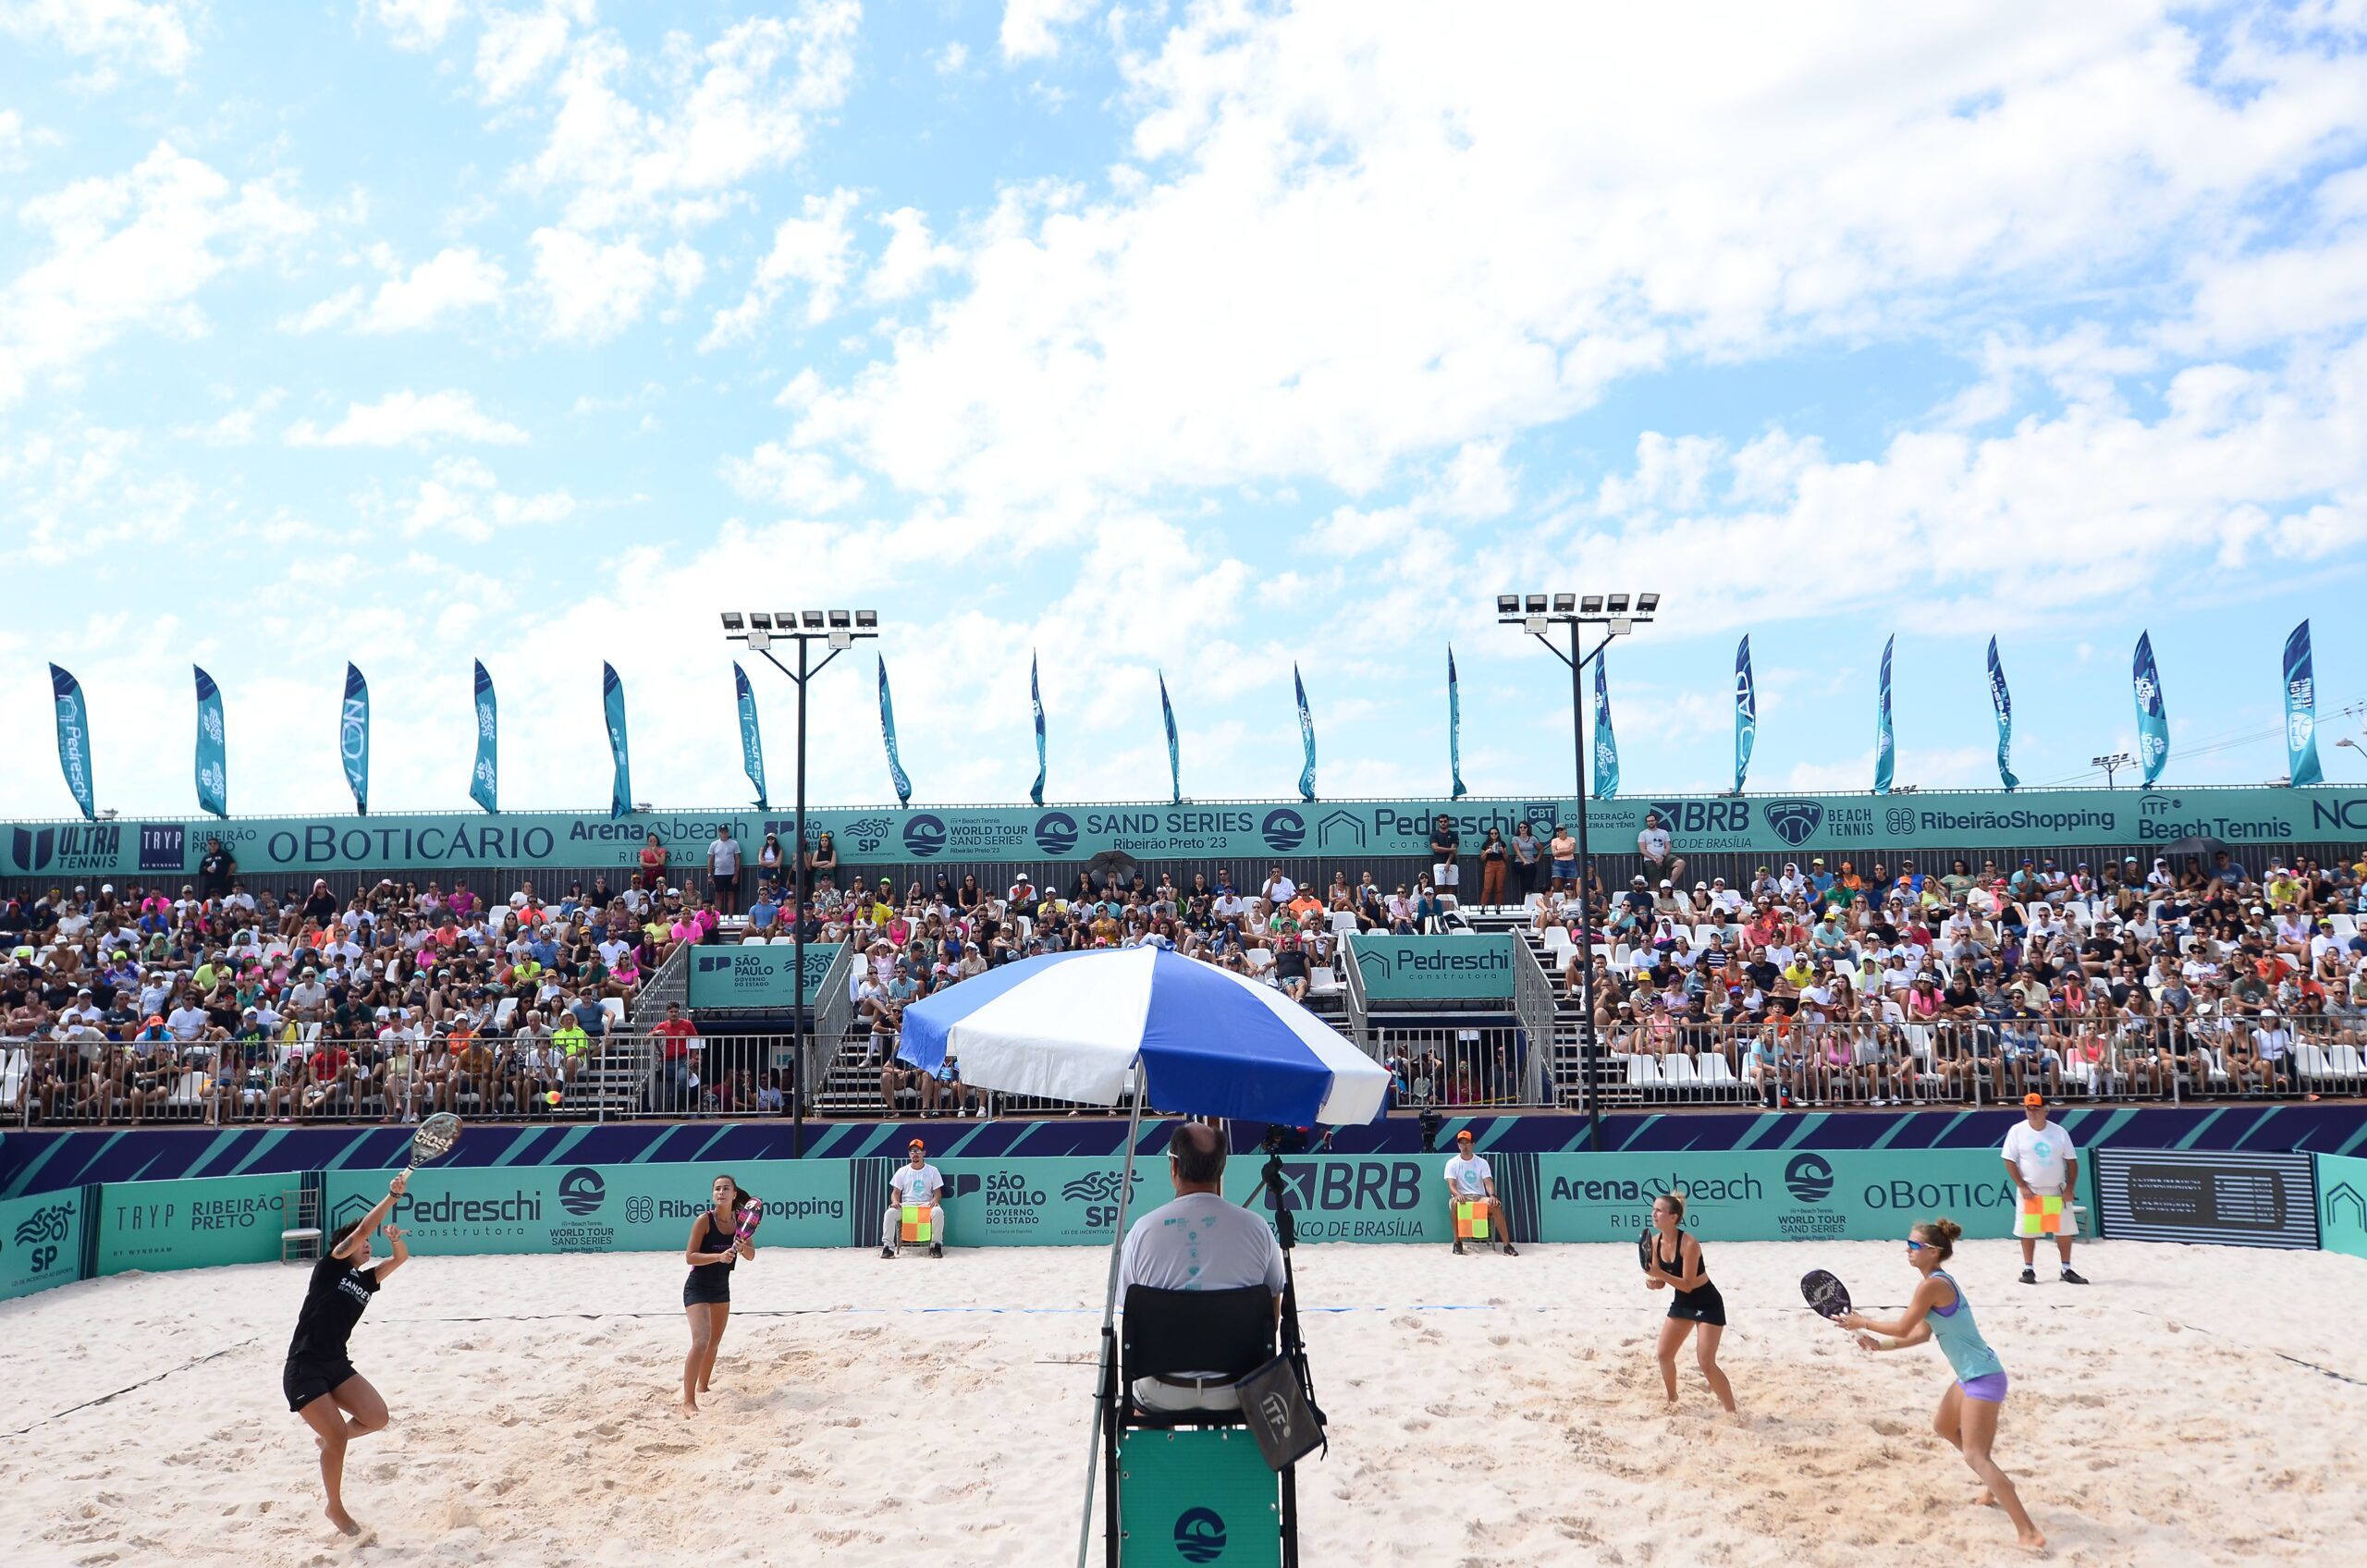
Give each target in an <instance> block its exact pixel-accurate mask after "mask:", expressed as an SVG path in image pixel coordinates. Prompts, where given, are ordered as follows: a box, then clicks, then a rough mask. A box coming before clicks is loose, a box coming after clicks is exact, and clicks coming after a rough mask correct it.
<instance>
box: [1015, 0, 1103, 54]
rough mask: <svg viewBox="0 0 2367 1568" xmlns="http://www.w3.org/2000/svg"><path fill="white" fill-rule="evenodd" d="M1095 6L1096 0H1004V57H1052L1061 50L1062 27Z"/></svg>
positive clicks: (1081, 16) (1068, 24)
mask: <svg viewBox="0 0 2367 1568" xmlns="http://www.w3.org/2000/svg"><path fill="white" fill-rule="evenodd" d="M1092 9H1093V0H1004V5H1003V8H1002V57H1003V58H1004V59H1006V60H1009V61H1012V63H1014V64H1016V63H1017V62H1019V61H1021V60H1043V59H1049V58H1051V57H1052V56H1053V55H1057V54H1059V53H1060V52H1061V40H1060V30H1061V28H1064V27H1068V26H1070V25H1071V24H1073V23H1074V22H1075V21H1077V20H1078V19H1079V18H1083V17H1084V16H1085V14H1086V13H1088V12H1090V11H1091V10H1092Z"/></svg>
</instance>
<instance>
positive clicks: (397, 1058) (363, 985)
mask: <svg viewBox="0 0 2367 1568" xmlns="http://www.w3.org/2000/svg"><path fill="white" fill-rule="evenodd" d="M644 875H645V874H644V873H642V872H638V871H636V872H632V873H631V874H629V875H627V876H625V877H624V879H623V882H622V885H621V886H618V887H611V886H610V885H609V883H608V880H607V878H606V877H597V878H595V879H594V880H593V882H592V883H591V884H590V886H588V887H586V886H584V885H583V884H581V883H571V884H570V886H569V888H568V889H567V890H566V892H565V893H563V894H561V895H558V897H556V898H555V899H552V900H547V901H546V900H545V898H544V897H543V895H542V894H541V893H540V892H538V891H537V890H536V888H535V887H534V885H533V883H532V882H531V881H529V882H525V883H523V884H521V886H520V887H518V888H515V889H514V890H512V891H510V892H509V893H508V894H507V895H506V896H504V897H501V898H499V899H497V900H486V899H484V898H482V897H480V896H479V895H478V894H477V893H476V892H475V891H474V890H473V889H472V888H471V887H470V886H469V884H468V882H467V881H466V880H465V879H456V880H454V881H453V882H452V883H451V884H450V886H449V887H446V886H445V884H444V883H443V882H442V881H440V880H430V881H427V882H426V883H425V884H424V885H422V884H421V883H419V882H415V881H401V882H398V881H395V880H393V879H383V880H381V881H379V882H377V883H376V884H375V885H374V886H372V887H368V888H363V889H362V890H361V891H358V892H355V893H353V894H351V895H350V896H347V897H340V896H338V895H337V894H336V893H333V892H332V891H330V889H329V887H328V884H327V883H326V881H325V880H316V881H314V882H313V885H312V887H311V888H310V890H309V891H306V892H302V893H298V892H295V891H293V890H290V891H289V892H288V894H287V895H285V896H284V897H282V896H276V895H275V894H274V893H272V892H271V891H268V890H264V891H262V892H253V891H250V890H249V888H248V887H247V884H246V882H245V880H244V879H243V878H242V877H240V876H239V875H238V871H237V866H236V864H235V863H234V862H232V861H231V860H230V858H229V856H228V855H227V854H226V853H223V852H221V851H220V848H219V846H218V844H217V845H215V847H214V849H213V851H212V852H210V853H209V854H208V855H207V857H206V859H205V862H204V867H203V870H202V874H201V878H200V881H199V882H198V883H196V884H185V885H183V886H182V887H181V888H179V889H178V892H171V891H167V890H166V888H163V887H140V886H136V885H127V886H126V887H125V888H123V889H122V890H121V891H118V890H117V888H116V887H115V885H114V884H112V883H101V884H100V885H99V886H98V887H97V888H95V889H93V888H91V887H89V886H87V885H83V886H77V887H74V888H70V889H68V888H51V889H49V890H48V891H47V892H46V893H45V894H43V895H41V896H38V897H34V898H31V899H13V898H12V899H7V900H0V1052H5V1053H6V1060H5V1067H6V1073H7V1078H8V1082H7V1084H6V1087H7V1090H8V1092H9V1096H10V1103H9V1105H8V1107H7V1109H9V1110H10V1111H11V1112H12V1113H14V1112H18V1111H22V1112H25V1113H28V1114H30V1115H34V1116H38V1117H40V1118H42V1119H43V1120H49V1121H116V1120H142V1119H149V1118H155V1117H162V1116H166V1115H177V1116H180V1117H183V1118H204V1119H210V1120H216V1121H227V1120H232V1119H233V1118H255V1117H268V1118H276V1119H300V1118H308V1117H313V1116H326V1115H351V1114H365V1115H366V1114H381V1115H384V1116H386V1117H387V1118H388V1119H390V1120H396V1119H399V1120H411V1119H413V1118H416V1117H417V1116H420V1115H422V1114H425V1113H429V1112H433V1111H435V1110H444V1109H456V1108H459V1107H464V1106H465V1107H468V1108H471V1109H482V1110H486V1111H496V1110H507V1111H511V1112H515V1113H520V1114H526V1113H546V1112H548V1111H550V1110H553V1109H558V1105H559V1104H560V1103H562V1102H563V1098H564V1093H565V1090H566V1089H567V1087H568V1085H569V1084H570V1083H572V1082H573V1081H574V1080H575V1078H576V1077H577V1075H578V1074H579V1073H580V1072H582V1071H583V1069H584V1067H585V1066H586V1065H587V1064H588V1063H589V1062H591V1061H593V1060H595V1059H596V1057H597V1055H598V1052H599V1050H600V1046H601V1042H602V1041H603V1040H604V1039H605V1038H606V1037H607V1035H609V1034H610V1033H611V1032H612V1031H613V1030H614V1029H615V1028H617V1027H618V1025H619V1021H620V1020H621V1019H622V1018H623V1017H624V1016H626V1012H627V1009H628V1007H629V1004H630V1003H631V1001H632V998H633V997H634V996H635V995H636V993H637V992H638V991H639V989H640V987H641V986H642V984H643V980H644V976H645V975H647V974H651V973H652V972H653V971H655V970H656V967H657V965H658V964H659V963H660V962H663V961H664V959H665V957H666V955H667V953H668V952H669V951H670V950H671V949H673V948H674V947H675V946H676V945H678V944H680V943H683V942H697V941H702V940H709V939H712V938H713V937H714V936H715V934H716V932H717V926H718V924H719V917H718V915H717V913H716V911H715V910H714V908H713V907H712V904H711V902H710V901H709V900H706V899H705V898H702V897H700V896H698V895H697V894H695V893H693V892H690V891H687V890H685V889H682V888H676V887H671V886H667V885H665V884H663V883H662V882H660V881H657V880H654V879H653V880H650V881H648V882H644Z"/></svg>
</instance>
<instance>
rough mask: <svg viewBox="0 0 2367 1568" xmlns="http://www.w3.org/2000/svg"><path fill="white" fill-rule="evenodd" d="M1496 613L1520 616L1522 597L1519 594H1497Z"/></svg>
mask: <svg viewBox="0 0 2367 1568" xmlns="http://www.w3.org/2000/svg"><path fill="white" fill-rule="evenodd" d="M1496 613H1497V614H1498V615H1518V614H1520V595H1519V594H1497V595H1496Z"/></svg>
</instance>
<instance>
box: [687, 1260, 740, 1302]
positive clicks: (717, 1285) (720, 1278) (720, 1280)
mask: <svg viewBox="0 0 2367 1568" xmlns="http://www.w3.org/2000/svg"><path fill="white" fill-rule="evenodd" d="M705 1272H706V1270H705V1269H704V1268H702V1269H698V1270H696V1271H694V1272H693V1273H692V1274H691V1275H690V1277H689V1278H687V1279H685V1280H683V1281H682V1305H684V1306H730V1305H731V1276H730V1275H729V1274H722V1273H718V1274H717V1277H716V1278H715V1279H713V1280H702V1279H700V1278H699V1275H701V1274H704V1273H705Z"/></svg>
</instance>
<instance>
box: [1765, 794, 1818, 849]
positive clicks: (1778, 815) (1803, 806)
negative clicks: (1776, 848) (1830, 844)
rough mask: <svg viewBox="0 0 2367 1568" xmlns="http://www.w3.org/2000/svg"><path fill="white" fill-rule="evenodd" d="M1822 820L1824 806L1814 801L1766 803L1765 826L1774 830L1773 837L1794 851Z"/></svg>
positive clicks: (1807, 839) (1806, 840)
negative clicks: (1781, 840)
mask: <svg viewBox="0 0 2367 1568" xmlns="http://www.w3.org/2000/svg"><path fill="white" fill-rule="evenodd" d="M1823 820H1824V806H1823V805H1822V804H1821V802H1816V801H1770V802H1767V826H1768V827H1772V828H1773V829H1774V830H1775V837H1777V838H1778V839H1783V840H1784V842H1785V843H1787V844H1789V845H1791V846H1792V847H1793V848H1794V849H1797V848H1798V847H1799V846H1800V845H1802V844H1805V843H1807V842H1808V841H1809V835H1810V834H1812V833H1814V832H1815V831H1816V830H1817V826H1818V824H1820V823H1821V822H1822V821H1823Z"/></svg>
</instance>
